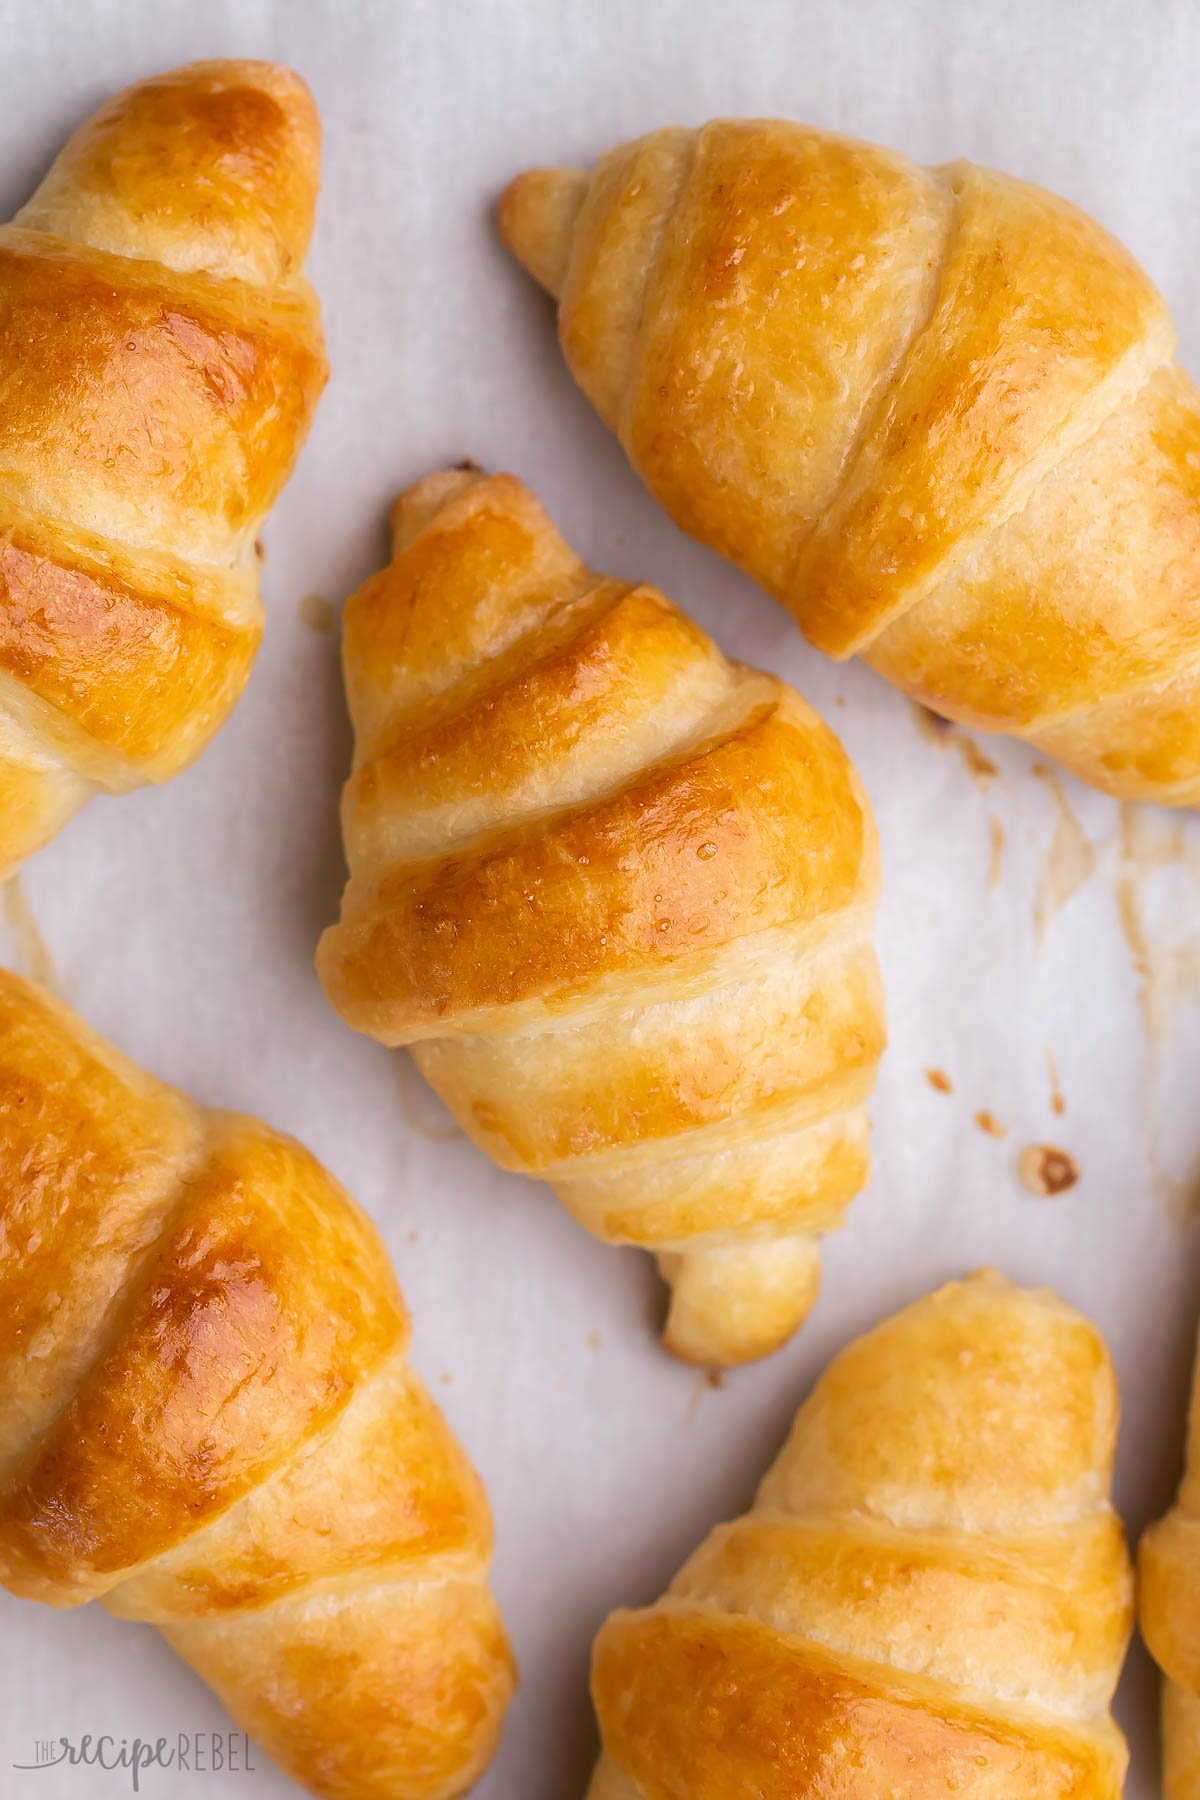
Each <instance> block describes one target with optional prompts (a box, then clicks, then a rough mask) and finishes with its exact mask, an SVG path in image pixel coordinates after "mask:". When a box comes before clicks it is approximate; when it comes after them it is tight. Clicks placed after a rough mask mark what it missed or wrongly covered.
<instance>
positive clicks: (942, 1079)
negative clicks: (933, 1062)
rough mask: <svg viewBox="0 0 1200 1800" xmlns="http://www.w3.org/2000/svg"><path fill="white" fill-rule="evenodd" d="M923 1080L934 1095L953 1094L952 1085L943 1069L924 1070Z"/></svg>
mask: <svg viewBox="0 0 1200 1800" xmlns="http://www.w3.org/2000/svg"><path fill="white" fill-rule="evenodd" d="M925 1079H926V1081H927V1082H928V1083H929V1085H930V1087H931V1088H933V1089H934V1091H935V1092H936V1093H939V1094H952V1093H953V1092H954V1083H953V1082H952V1081H951V1079H950V1077H949V1076H948V1075H947V1074H946V1072H945V1070H944V1069H926V1071H925Z"/></svg>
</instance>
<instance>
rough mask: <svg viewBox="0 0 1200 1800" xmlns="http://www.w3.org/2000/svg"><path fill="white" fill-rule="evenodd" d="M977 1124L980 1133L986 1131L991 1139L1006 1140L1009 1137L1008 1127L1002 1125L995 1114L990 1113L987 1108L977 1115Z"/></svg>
mask: <svg viewBox="0 0 1200 1800" xmlns="http://www.w3.org/2000/svg"><path fill="white" fill-rule="evenodd" d="M975 1123H976V1124H977V1125H978V1127H979V1129H980V1131H986V1133H987V1135H988V1136H989V1137H994V1138H1006V1137H1007V1136H1008V1126H1007V1125H1002V1124H1001V1123H1000V1121H999V1119H998V1118H997V1117H996V1115H995V1113H990V1112H988V1110H987V1108H986V1107H984V1108H983V1110H982V1111H980V1112H977V1113H976V1114H975Z"/></svg>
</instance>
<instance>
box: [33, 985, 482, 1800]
mask: <svg viewBox="0 0 1200 1800" xmlns="http://www.w3.org/2000/svg"><path fill="white" fill-rule="evenodd" d="M408 1337H409V1331H408V1320H407V1317H406V1314H405V1311H404V1305H403V1301H402V1300H401V1297H400V1293H399V1290H398V1288H397V1286H396V1282H395V1278H394V1276H393V1274H392V1272H391V1269H390V1268H389V1266H388V1262H387V1259H386V1255H385V1252H384V1249H383V1246H382V1244H381V1243H380V1241H379V1239H378V1237H377V1236H376V1234H375V1231H374V1230H373V1228H372V1227H371V1225H370V1224H369V1223H368V1221H367V1219H366V1218H365V1217H364V1215H363V1214H362V1213H361V1212H360V1211H359V1210H358V1208H357V1207H356V1206H355V1205H354V1203H353V1201H351V1200H350V1198H349V1197H348V1196H347V1195H346V1194H345V1193H344V1192H343V1191H342V1189H341V1188H340V1187H339V1186H338V1185H337V1183H336V1182H335V1181H334V1180H333V1179H332V1178H331V1177H330V1176H329V1175H327V1174H326V1172H325V1171H324V1169H322V1168H321V1167H320V1165H319V1164H318V1163H317V1162H315V1161H314V1159H313V1158H312V1157H311V1156H310V1155H309V1154H308V1152H307V1151H306V1150H304V1149H302V1148H301V1146H300V1145H299V1144H297V1143H295V1142H294V1141H293V1140H292V1139H291V1138H287V1137H284V1136H283V1135H282V1134H281V1133H279V1132H276V1131H272V1130H270V1129H269V1128H268V1127H267V1126H266V1125H263V1124H261V1123H260V1122H259V1121H258V1120H256V1119H249V1118H242V1117H238V1116H234V1115H232V1114H228V1113H212V1112H204V1111H202V1110H201V1109H199V1108H198V1107H196V1106H194V1105H192V1103H191V1102H190V1101H189V1100H187V1099H185V1097H184V1096H183V1095H182V1094H179V1093H177V1092H175V1091H174V1090H173V1089H172V1088H169V1087H166V1086H164V1085H163V1084H162V1083H161V1082H159V1081H155V1080H153V1079H152V1078H151V1077H150V1076H149V1075H146V1074H144V1073H143V1072H142V1071H141V1070H140V1069H138V1068H136V1067H135V1066H134V1065H133V1064H132V1063H130V1062H128V1061H126V1059H125V1058H124V1057H123V1056H120V1055H119V1054H118V1053H117V1051H115V1050H114V1049H112V1048H111V1047H110V1046H109V1045H107V1044H105V1043H103V1042H102V1041H101V1040H100V1039H99V1038H98V1037H97V1036H96V1035H95V1034H94V1033H93V1032H91V1031H89V1030H88V1029H87V1027H86V1026H85V1025H84V1024H83V1022H82V1021H81V1020H80V1019H77V1018H75V1017H74V1016H73V1015H72V1014H71V1013H70V1012H68V1010H67V1009H66V1008H65V1007H64V1006H62V1005H60V1004H58V1003H57V1002H56V1001H54V1000H52V999H51V998H50V996H49V995H48V994H47V993H45V992H44V991H43V990H41V989H39V988H36V987H34V986H33V985H32V984H30V983H27V982H24V981H19V980H18V979H17V978H16V977H15V976H13V975H10V974H8V973H6V972H0V1581H2V1582H3V1585H4V1586H5V1587H7V1588H9V1589H11V1590H12V1592H13V1593H15V1594H20V1595H23V1596H26V1597H28V1598H30V1599H35V1600H45V1601H48V1602H49V1603H50V1604H51V1605H53V1606H75V1605H78V1604H79V1603H80V1602H82V1601H86V1600H91V1599H96V1598H99V1599H102V1600H103V1602H104V1604H105V1605H106V1606H107V1607H109V1608H110V1610H111V1611H112V1612H114V1613H116V1614H118V1615H120V1616H121V1617H123V1618H128V1619H143V1620H149V1621H151V1622H152V1623H153V1624H155V1625H157V1626H159V1628H160V1629H161V1630H162V1632H163V1633H164V1635H165V1636H166V1638H167V1639H168V1641H169V1642H170V1643H171V1644H172V1645H173V1646H174V1648H175V1649H176V1650H177V1651H178V1652H179V1653H180V1655H181V1656H183V1657H184V1658H185V1659H186V1660H187V1661H188V1662H189V1663H191V1665H192V1666H193V1668H195V1669H196V1670H197V1672H198V1673H199V1674H200V1675H201V1676H202V1677H203V1678H204V1679H205V1680H206V1681H207V1682H208V1683H209V1684H210V1686H212V1687H213V1688H214V1689H215V1690H216V1692H217V1693H218V1694H219V1696H220V1697H221V1699H222V1700H223V1701H224V1702H225V1704H226V1706H227V1707H228V1708H229V1711H230V1712H231V1713H232V1715H233V1717H234V1718H235V1719H236V1720H237V1722H238V1724H239V1725H240V1726H241V1727H243V1728H244V1729H245V1730H246V1731H248V1732H249V1733H251V1735H252V1736H254V1737H255V1738H256V1739H257V1740H258V1741H259V1742H260V1743H261V1744H262V1745H263V1746H264V1747H265V1748H266V1749H267V1750H268V1751H269V1752H270V1753H271V1755H273V1756H274V1757H275V1758H276V1759H277V1760H278V1761H279V1762H280V1763H281V1764H282V1765H283V1767H284V1768H285V1769H286V1770H287V1771H288V1773H289V1774H291V1775H292V1776H294V1777H295V1778H296V1780H298V1781H300V1782H303V1783H304V1784H305V1785H306V1786H308V1787H309V1788H310V1789H311V1790H312V1791H313V1792H314V1793H316V1794H320V1795H326V1796H330V1800H360V1797H361V1800H442V1797H444V1796H450V1795H453V1794H458V1793H460V1792H462V1790H463V1789H464V1787H466V1786H467V1785H468V1783H469V1782H470V1781H471V1780H472V1778H473V1777H474V1776H475V1775H477V1774H478V1773H479V1772H480V1770H481V1769H482V1767H483V1765H484V1764H485V1763H486V1761H487V1760H488V1757H489V1756H490V1754H491V1751H492V1748H493V1745H494V1741H495V1738H496V1735H497V1732H498V1730H499V1725H500V1719H501V1715H502V1713H503V1711H504V1707H505V1705H506V1703H507V1700H508V1697H509V1693H510V1690H511V1687H512V1668H511V1662H510V1657H509V1652H508V1647H507V1644H506V1642H505V1637H504V1632H503V1629H502V1626H501V1623H500V1619H499V1616H498V1613H497V1610H496V1606H495V1603H494V1601H493V1599H492V1596H491V1594H490V1593H489V1591H488V1588H487V1583H486V1573H487V1563H488V1558H489V1554H490V1536H491V1527H490V1520H489V1514H488V1507H487V1501H486V1499H485V1497H484V1493H483V1490H482V1488H481V1486H480V1484H479V1481H478V1479H477V1477H476V1476H475V1475H474V1473H473V1472H472V1470H471V1468H470V1466H469V1465H468V1463H467V1461H466V1459H465V1457H464V1456H463V1453H462V1451H461V1450H460V1449H459V1447H458V1445H457V1444H456V1442H455V1441H454V1439H453V1437H452V1436H451V1435H450V1432H449V1430H448V1429H447V1427H446V1424H445V1422H444V1420H443V1419H442V1418H441V1415H440V1414H439V1413H438V1411H437V1409H436V1407H435V1406H434V1405H433V1403H432V1401H431V1400H430V1398H429V1395H428V1394H427V1393H426V1392H425V1389H424V1388H423V1387H422V1385H421V1383H420V1381H419V1380H418V1379H417V1377H416V1375H415V1374H414V1373H413V1371H412V1369H411V1368H410V1367H409V1364H408V1360H407V1349H408Z"/></svg>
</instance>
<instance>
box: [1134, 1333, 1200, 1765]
mask: <svg viewBox="0 0 1200 1800" xmlns="http://www.w3.org/2000/svg"><path fill="white" fill-rule="evenodd" d="M1138 1576H1139V1585H1140V1600H1139V1612H1140V1618H1141V1626H1142V1635H1143V1637H1144V1638H1145V1640H1146V1642H1147V1644H1148V1645H1149V1646H1150V1654H1151V1655H1152V1656H1153V1658H1154V1660H1155V1662H1156V1663H1157V1664H1158V1666H1159V1668H1160V1669H1162V1671H1163V1675H1164V1682H1163V1795H1164V1800H1200V1348H1198V1349H1197V1360H1196V1375H1195V1379H1194V1382H1193V1385H1192V1408H1191V1420H1190V1424H1189V1428H1188V1449H1187V1467H1186V1469H1185V1471H1184V1476H1183V1481H1182V1483H1181V1484H1180V1488H1179V1497H1178V1499H1177V1500H1176V1502H1175V1505H1174V1506H1173V1507H1172V1508H1171V1511H1170V1512H1169V1513H1168V1514H1167V1516H1166V1518H1165V1519H1160V1520H1159V1522H1158V1524H1157V1525H1154V1526H1152V1527H1151V1528H1150V1530H1149V1531H1148V1532H1147V1533H1146V1535H1145V1537H1143V1539H1142V1543H1141V1549H1140V1551H1139V1553H1138Z"/></svg>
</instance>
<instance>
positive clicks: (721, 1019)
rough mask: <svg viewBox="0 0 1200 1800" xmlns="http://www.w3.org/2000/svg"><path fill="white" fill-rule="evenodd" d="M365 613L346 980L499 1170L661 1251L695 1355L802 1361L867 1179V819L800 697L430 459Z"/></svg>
mask: <svg viewBox="0 0 1200 1800" xmlns="http://www.w3.org/2000/svg"><path fill="white" fill-rule="evenodd" d="M393 526H394V531H395V557H394V560H393V562H392V563H391V566H390V567H389V568H387V569H385V570H384V571H383V572H382V573H381V574H379V575H376V576H375V577H374V578H373V579H372V580H370V581H368V582H367V583H366V585H365V586H364V587H363V588H362V589H360V591H359V592H358V593H357V594H356V595H354V596H353V598H352V599H351V600H350V601H349V602H348V605H347V608H346V618H345V642H344V660H345V672H346V685H347V691H348V694H349V701H350V711H351V714H352V717H353V721H354V729H355V743H356V748H355V762H354V771H353V773H352V775H351V777H350V781H349V784H348V786H347V788H346V793H345V800H344V806H343V822H344V829H345V839H346V852H347V857H348V860H349V864H350V882H349V885H348V887H347V889H346V893H345V899H344V902H343V906H342V918H341V923H340V924H339V925H336V926H334V927H332V928H331V929H330V930H328V931H327V932H326V933H325V934H324V936H323V937H322V940H321V944H320V948H319V951H318V955H317V967H318V970H319V973H320V976H321V980H322V982H323V983H324V986H325V990H326V992H327V994H328V995H329V998H330V1000H331V1001H332V1003H333V1005H334V1006H335V1007H336V1009H337V1010H338V1012H339V1013H341V1015H342V1017H343V1018H344V1019H346V1020H347V1021H348V1023H349V1024H351V1025H353V1026H354V1027H356V1029H358V1030H360V1031H364V1032H367V1033H368V1034H369V1035H370V1036H372V1037H375V1038H378V1039H379V1041H380V1042H381V1043H384V1044H410V1045H411V1046H412V1048H413V1054H414V1056H415V1058H416V1061H417V1064H418V1066H419V1067H420V1069H421V1071H422V1073H423V1074H424V1075H425V1077H426V1078H427V1080H428V1081H429V1082H430V1083H431V1084H432V1086H433V1087H434V1088H435V1089H436V1091H437V1092H438V1094H440V1096H441V1097H442V1099H443V1100H444V1101H445V1103H446V1105H447V1106H448V1107H449V1108H450V1110H451V1112H452V1113H453V1114H454V1116H455V1117H456V1118H457V1119H458V1121H459V1122H460V1124H461V1125H462V1127H463V1129H464V1130H465V1131H466V1132H467V1133H468V1134H469V1135H470V1136H471V1137H472V1138H473V1139H474V1140H475V1142H476V1143H477V1144H479V1145H480V1146H481V1147H482V1148H483V1149H485V1150H486V1151H488V1153H489V1154H490V1155H491V1156H492V1157H493V1158H494V1159H495V1161H496V1162H498V1163H499V1164H500V1165H501V1167H502V1168H506V1169H514V1170H518V1171H520V1172H522V1173H524V1174H528V1175H536V1176H538V1177H540V1178H541V1179H543V1180H545V1181H548V1182H549V1183H550V1185H551V1186H552V1187H553V1189H554V1191H555V1192H556V1193H557V1194H558V1196H559V1198H560V1199H561V1200H562V1201H563V1203H564V1204H565V1205H566V1206H567V1207H568V1209H569V1210H570V1211H571V1212H572V1213H573V1214H574V1215H575V1217H576V1218H577V1219H579V1220H580V1222H581V1223H582V1224H584V1225H586V1226H587V1228H588V1229H589V1230H590V1231H592V1232H594V1233H595V1234H596V1236H598V1237H600V1238H603V1239H604V1240H605V1241H606V1242H608V1243H622V1244H640V1245H643V1246H644V1247H645V1248H647V1249H651V1250H653V1251H655V1253H656V1254H657V1256H658V1258H659V1262H660V1265H661V1267H662V1271H663V1274H664V1275H665V1276H666V1278H667V1280H668V1281H669V1282H670V1284H671V1288H672V1296H671V1306H670V1314H669V1317H668V1321H667V1328H666V1343H667V1345H668V1347H669V1348H670V1349H671V1350H673V1351H674V1352H675V1353H676V1354H677V1355H679V1356H682V1357H686V1358H689V1359H691V1360H694V1361H696V1362H701V1363H710V1364H715V1363H733V1362H739V1361H742V1360H745V1359H746V1358H749V1357H754V1356H760V1355H762V1354H764V1353H765V1352H766V1351H768V1350H771V1349H774V1348H775V1347H776V1346H777V1345H778V1344H780V1343H781V1342H782V1341H783V1339H784V1338H786V1337H787V1336H788V1334H789V1333H790V1332H791V1331H793V1330H794V1329H795V1327H796V1326H797V1325H798V1324H799V1323H800V1322H801V1320H802V1319H803V1318H804V1317H805V1316H806V1314H807V1312H808V1310H809V1308H810V1307H811V1305H812V1302H813V1300H814V1298H815V1295H816V1289H817V1284H818V1280H819V1272H820V1259H819V1253H818V1246H817V1240H818V1235H819V1234H820V1233H821V1232H824V1231H828V1230H830V1229H831V1228H832V1227H834V1226H835V1225H837V1224H839V1223H840V1222H841V1219H842V1217H843V1214H844V1213H845V1210H846V1207H847V1205H848V1203H849V1201H850V1199H851V1197H852V1196H853V1195H854V1193H855V1192H856V1191H857V1190H858V1189H859V1188H860V1187H861V1186H862V1184H863V1182H864V1180H865V1178H866V1172H867V1125H866V1116H865V1112H864V1102H865V1100H866V1097H867V1094H868V1091H869V1090H870V1088H871V1086H872V1084H873V1082H874V1078H875V1069H876V1063H877V1061H878V1058H879V1054H880V1051H881V1049H882V1046H883V1035H884V1032H883V1015H882V1004H881V999H880V990H879V975H878V969H877V966H876V961H875V955H874V951H873V949H872V946H871V941H870V928H871V920H872V914H873V909H874V905H875V899H876V892H877V888H878V882H879V873H878V850H877V844H876V835H875V828H874V824H873V822H872V819H871V814H870V810H869V808H868V805H867V802H866V800H865V798H864V796H863V792H862V789H861V787H860V785H859V783H858V780H857V777H856V776H855V773H854V770H853V768H852V767H851V765H850V763H849V761H848V760H847V758H846V756H845V754H844V753H843V751H842V749H841V747H840V746H839V744H838V743H837V741H836V739H835V738H834V737H833V736H832V734H831V733H830V732H829V731H828V730H827V729H826V727H825V726H824V725H823V724H822V723H821V721H820V720H819V719H818V718H817V717H816V716H815V714H814V713H813V712H812V711H811V710H810V708H809V707H808V706H806V705H805V703H804V701H803V700H801V698H800V697H799V695H798V694H796V693H794V692H793V691H792V689H790V688H788V687H785V686H784V684H783V683H782V682H781V681H778V680H776V679H775V678H774V677H773V676H770V675H764V674H760V673H759V672H757V671H756V670H753V669H746V668H741V667H739V666H738V665H736V664H733V663H730V662H728V661H727V660H726V658H725V657H724V656H723V655H722V654H721V652H720V651H719V650H718V649H717V647H716V645H715V644H714V643H713V642H712V640H711V639H710V638H708V637H706V636H705V634H704V633H703V632H702V631H701V630H699V628H698V627H697V626H696V625H695V624H693V623H692V621H691V620H690V619H688V618H687V617H686V616H685V615H684V614H683V613H682V612H680V611H679V610H678V609H677V608H676V607H674V606H672V605H671V603H670V602H669V601H668V600H666V599H665V598H664V597H663V595H662V594H660V593H659V592H658V590H657V589H656V588H652V587H647V586H644V585H638V586H630V584H629V583H628V582H623V581H616V580H611V579H608V578H606V577H604V576H600V575H595V574H593V573H592V572H591V571H590V570H589V569H586V568H585V567H584V565H583V564H582V563H581V562H580V560H579V558H578V557H577V556H575V555H574V553H573V552H572V551H571V550H570V549H569V548H568V546H567V545H566V544H565V543H564V542H563V540H562V538H561V537H560V536H559V535H558V533H557V532H556V531H555V529H554V527H553V525H552V524H551V523H550V520H549V519H548V518H547V516H546V514H545V512H544V511H543V510H542V508H541V506H540V505H539V504H538V502H537V500H536V499H535V498H534V496H533V495H532V494H531V493H530V492H529V490H528V489H527V488H525V487H523V486H522V484H521V483H520V482H519V481H517V480H515V479H514V478H513V477H512V476H509V475H497V476H492V477H488V478H485V477H484V476H482V475H481V474H480V473H479V472H478V471H475V470H472V469H470V468H466V469H460V470H456V471H453V472H449V473H444V474H440V475H434V476H431V477H429V478H428V479H427V480H425V481H423V482H420V483H419V484H418V485H417V486H416V487H414V488H413V489H411V490H410V491H409V492H408V493H406V494H403V495H402V496H401V497H400V499H399V501H398V502H397V504H396V507H395V510H394V514H393Z"/></svg>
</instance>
